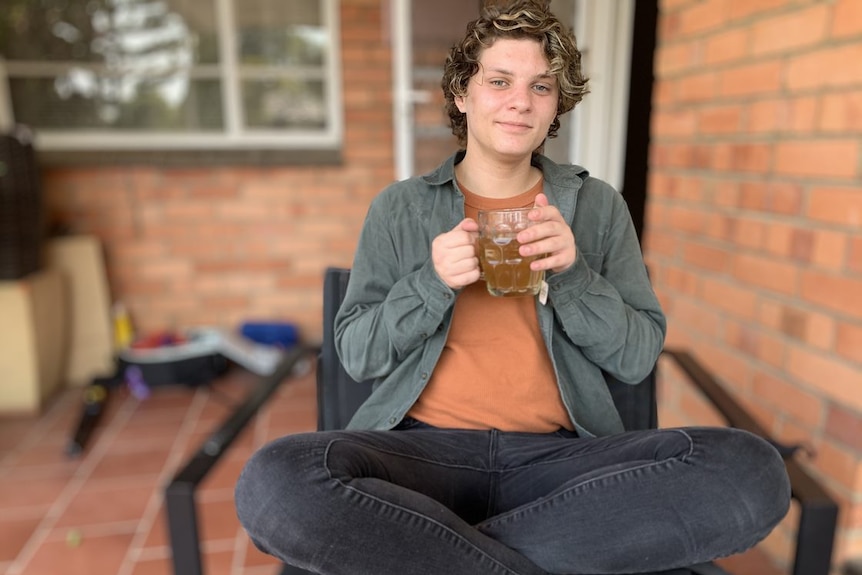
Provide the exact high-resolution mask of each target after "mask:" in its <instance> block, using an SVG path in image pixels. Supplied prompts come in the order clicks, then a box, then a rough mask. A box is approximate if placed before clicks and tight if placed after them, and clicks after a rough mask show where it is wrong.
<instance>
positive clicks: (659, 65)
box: [646, 0, 862, 562]
mask: <svg viewBox="0 0 862 575" xmlns="http://www.w3.org/2000/svg"><path fill="white" fill-rule="evenodd" d="M656 69H657V85H656V88H655V106H654V116H653V122H652V138H653V146H652V149H651V160H650V166H651V178H650V183H649V194H650V200H649V205H648V214H647V224H646V225H647V233H646V252H647V259H648V260H649V265H650V268H651V270H652V273H653V277H654V278H655V285H656V288H657V290H658V292H659V295H660V297H661V300H662V302H663V304H664V306H665V308H666V311H667V312H668V316H669V336H668V344H669V345H673V346H682V347H686V348H689V349H690V350H692V351H693V352H694V353H695V354H696V355H697V356H698V358H699V359H701V360H702V361H703V362H705V363H706V365H707V366H708V367H709V368H710V369H711V370H712V371H714V372H715V373H716V374H717V375H718V376H719V377H720V378H721V380H722V381H723V382H724V383H725V384H726V385H727V386H728V387H730V388H732V390H733V391H734V393H735V394H736V395H737V396H738V397H739V398H741V399H742V400H743V401H744V402H745V404H747V405H748V406H749V407H750V408H751V409H752V410H753V411H754V413H755V414H756V415H757V416H758V418H759V419H760V421H761V422H762V423H764V424H765V425H766V426H767V427H768V428H769V429H770V430H771V431H772V432H773V433H774V434H775V435H776V436H777V437H779V438H781V439H785V440H788V441H793V440H800V439H801V440H806V441H810V442H811V443H812V444H813V446H814V447H815V449H816V451H817V456H816V458H815V459H814V460H813V461H812V462H811V468H812V469H813V470H814V472H815V473H816V474H817V475H818V476H819V477H821V478H822V479H823V481H824V482H825V483H826V484H827V486H828V487H829V489H830V491H831V492H832V493H833V494H834V495H835V496H836V497H837V498H838V500H839V501H840V502H841V504H842V512H841V517H840V531H839V540H838V549H837V560H838V561H843V560H844V559H846V558H848V557H850V556H857V557H858V556H862V188H860V178H862V2H859V1H858V0H821V1H816V0H807V1H803V0H663V1H662V2H661V16H660V31H659V49H658V52H657V55H656ZM667 371H668V372H669V373H668V377H667V378H666V379H667V380H668V381H665V382H664V383H663V390H664V391H665V392H666V394H667V397H668V399H669V400H670V406H669V407H668V406H666V407H665V410H664V411H665V415H666V418H665V423H680V422H685V421H687V420H689V419H691V414H698V415H697V417H696V419H700V420H704V419H705V420H706V421H711V420H712V419H710V418H709V417H710V416H701V415H700V414H702V413H703V412H704V411H705V409H706V408H705V407H704V406H703V405H702V404H700V403H698V402H697V401H696V400H694V399H693V398H692V397H690V394H689V393H688V392H686V391H684V390H682V388H680V387H679V386H680V381H681V380H680V378H678V377H677V376H676V375H675V372H673V370H667ZM683 412H687V413H683ZM713 419H714V418H713ZM785 523H786V525H784V526H783V527H782V529H780V530H778V531H777V532H776V533H775V534H774V535H773V536H771V537H770V538H769V539H768V540H767V542H766V544H765V547H766V549H767V550H768V551H769V552H770V553H771V554H772V555H774V556H775V557H776V558H777V559H778V560H779V561H784V562H786V561H788V560H789V559H790V558H791V557H792V555H791V552H790V549H789V545H790V544H791V541H792V540H791V538H792V537H793V536H794V533H793V532H792V529H791V524H792V521H786V522H785Z"/></svg>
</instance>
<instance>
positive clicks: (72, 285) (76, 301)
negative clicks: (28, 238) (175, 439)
mask: <svg viewBox="0 0 862 575" xmlns="http://www.w3.org/2000/svg"><path fill="white" fill-rule="evenodd" d="M46 265H47V266H48V267H50V268H53V269H58V270H62V271H63V272H64V273H65V274H66V277H67V278H68V280H69V320H70V327H69V352H68V361H67V363H66V372H65V379H66V382H67V383H68V384H69V385H76V386H81V385H87V384H88V383H90V382H91V381H92V379H93V378H94V377H103V376H106V375H110V374H111V373H113V371H114V369H115V361H114V336H113V325H112V322H111V296H110V290H109V287H108V279H107V274H106V272H105V263H104V258H103V254H102V247H101V244H100V243H99V241H98V239H97V238H95V237H93V236H86V235H78V236H66V237H59V238H52V239H51V240H50V241H49V242H48V247H47V250H46Z"/></svg>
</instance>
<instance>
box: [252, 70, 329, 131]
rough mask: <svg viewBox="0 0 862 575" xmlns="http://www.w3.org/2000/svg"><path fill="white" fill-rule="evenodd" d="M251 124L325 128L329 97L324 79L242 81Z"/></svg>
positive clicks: (274, 126)
mask: <svg viewBox="0 0 862 575" xmlns="http://www.w3.org/2000/svg"><path fill="white" fill-rule="evenodd" d="M242 93H243V110H244V112H245V123H246V125H247V126H248V127H249V128H314V129H319V128H325V127H326V103H325V102H326V100H325V98H324V86H323V82H322V81H320V80H297V79H291V78H279V79H271V80H248V81H245V82H243V83H242Z"/></svg>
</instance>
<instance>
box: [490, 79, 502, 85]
mask: <svg viewBox="0 0 862 575" xmlns="http://www.w3.org/2000/svg"><path fill="white" fill-rule="evenodd" d="M491 85H492V86H505V85H506V81H505V80H491Z"/></svg>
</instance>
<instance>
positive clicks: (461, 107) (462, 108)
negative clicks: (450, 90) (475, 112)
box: [453, 96, 467, 114]
mask: <svg viewBox="0 0 862 575" xmlns="http://www.w3.org/2000/svg"><path fill="white" fill-rule="evenodd" d="M453 100H454V101H455V105H456V106H458V111H459V112H461V113H462V114H464V113H465V112H467V106H466V104H465V103H464V96H455V97H454V98H453Z"/></svg>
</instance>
